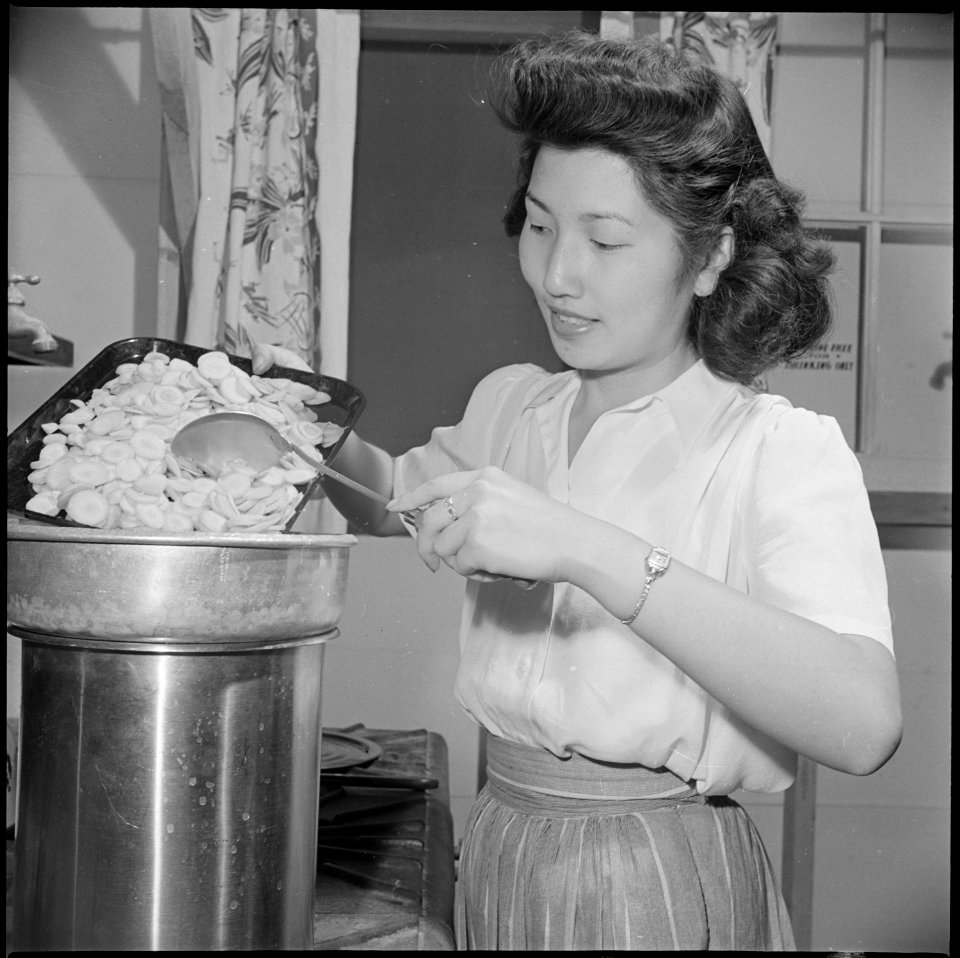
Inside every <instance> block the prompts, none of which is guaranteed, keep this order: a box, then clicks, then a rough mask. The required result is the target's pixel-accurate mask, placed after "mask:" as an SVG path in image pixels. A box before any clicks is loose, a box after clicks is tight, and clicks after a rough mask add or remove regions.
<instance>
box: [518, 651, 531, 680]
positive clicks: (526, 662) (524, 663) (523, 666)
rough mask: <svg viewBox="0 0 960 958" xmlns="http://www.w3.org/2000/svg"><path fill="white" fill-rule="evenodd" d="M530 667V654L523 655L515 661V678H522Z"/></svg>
mask: <svg viewBox="0 0 960 958" xmlns="http://www.w3.org/2000/svg"><path fill="white" fill-rule="evenodd" d="M529 669H530V656H529V655H525V656H524V657H523V658H522V659H521V660H520V661H519V662H517V678H518V679H522V678H523V677H524V676H525V675H526V674H527V672H528V671H529Z"/></svg>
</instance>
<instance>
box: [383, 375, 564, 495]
mask: <svg viewBox="0 0 960 958" xmlns="http://www.w3.org/2000/svg"><path fill="white" fill-rule="evenodd" d="M548 376H549V374H548V373H546V372H545V371H544V370H543V369H541V368H540V367H539V366H534V365H532V364H529V363H525V364H515V365H512V366H504V367H503V368H501V369H497V370H495V371H494V372H492V373H489V374H488V375H487V376H485V377H484V378H483V379H482V380H481V381H480V382H479V383H478V384H477V386H476V388H475V389H474V391H473V393H472V395H471V396H470V399H469V401H468V402H467V407H466V409H465V410H464V414H463V418H462V419H461V420H460V422H459V423H457V425H455V426H441V427H438V428H437V429H434V430H433V432H432V433H431V435H430V439H429V440H428V441H427V443H426V444H425V445H423V446H417V447H416V448H414V449H411V450H409V451H408V452H405V453H404V454H403V455H401V456H398V457H397V458H396V459H395V460H394V471H393V491H394V495H401V494H402V493H404V492H409V491H410V490H411V489H414V488H416V487H417V486H418V485H420V484H421V483H423V482H426V481H427V480H428V479H432V478H434V477H435V476H440V475H443V474H444V473H448V472H459V471H464V470H469V469H480V468H482V467H483V466H487V465H490V463H491V462H492V461H493V453H494V450H495V448H496V447H497V445H498V443H501V442H505V441H506V439H507V438H508V437H507V436H505V435H504V433H505V432H506V431H508V430H509V429H510V428H511V424H513V423H515V422H516V418H517V417H518V415H519V413H520V411H521V410H522V409H523V408H524V406H525V405H526V403H527V401H528V400H529V398H530V396H531V395H533V394H535V393H536V392H537V390H538V389H540V388H541V387H542V385H543V383H544V381H545V380H546V379H547V378H548Z"/></svg>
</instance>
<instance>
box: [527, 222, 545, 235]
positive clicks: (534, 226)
mask: <svg viewBox="0 0 960 958" xmlns="http://www.w3.org/2000/svg"><path fill="white" fill-rule="evenodd" d="M528 226H529V227H530V232H531V233H546V231H547V228H546V226H540V225H539V224H538V223H528Z"/></svg>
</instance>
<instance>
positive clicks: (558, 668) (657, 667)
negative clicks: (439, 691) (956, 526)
mask: <svg viewBox="0 0 960 958" xmlns="http://www.w3.org/2000/svg"><path fill="white" fill-rule="evenodd" d="M579 386H580V380H579V376H578V374H577V373H576V372H575V371H568V372H563V373H556V374H551V373H547V372H545V371H544V370H542V369H540V368H539V367H536V366H532V365H517V366H508V367H506V368H503V369H500V370H497V371H496V372H494V373H491V374H490V375H489V376H487V377H486V378H485V379H484V380H483V381H482V382H481V383H480V384H479V385H478V386H477V388H476V390H475V391H474V393H473V395H472V397H471V399H470V402H469V403H468V405H467V409H466V411H465V413H464V417H463V419H462V421H461V422H460V423H459V424H458V425H456V426H449V427H442V428H439V429H436V430H434V432H433V434H432V436H431V438H430V440H429V442H428V443H427V444H426V445H424V446H421V447H418V448H416V449H412V450H410V451H409V452H407V453H405V454H404V455H402V456H400V457H398V458H397V460H396V462H395V475H394V490H395V492H396V493H398V494H399V493H401V492H405V491H408V490H410V489H412V488H414V487H416V486H417V485H419V484H420V483H421V482H423V481H425V480H426V479H428V478H431V477H433V476H436V475H440V474H443V473H446V472H451V471H454V470H461V469H476V468H480V467H481V466H484V465H489V464H494V465H498V466H501V467H502V468H503V469H504V470H505V471H506V472H508V473H510V474H512V475H514V476H517V477H518V478H521V479H523V480H525V481H526V482H528V483H530V484H531V485H533V486H535V487H537V488H538V489H541V490H543V491H545V492H547V493H549V494H550V495H551V496H553V497H554V498H556V499H558V500H559V501H561V502H565V503H568V504H569V505H571V506H573V507H574V508H576V509H579V510H581V511H583V512H586V513H589V514H591V515H594V516H597V517H598V518H601V519H604V520H606V521H608V522H613V523H616V524H617V525H619V526H621V527H622V528H624V529H628V530H632V531H633V532H635V533H636V534H637V535H638V536H641V537H642V538H644V539H646V540H647V541H649V542H651V543H653V544H655V545H658V546H662V547H664V548H665V549H667V551H668V552H670V554H671V555H672V556H673V557H674V558H675V559H676V560H677V561H679V562H683V563H685V564H687V565H689V566H691V567H693V568H695V569H698V570H699V571H701V572H703V573H705V574H707V575H710V576H713V577H714V578H716V579H718V580H720V581H721V582H725V583H727V584H728V585H730V586H732V587H733V588H736V589H740V590H741V591H743V592H746V593H748V594H749V595H753V596H756V597H757V598H758V599H761V600H763V601H765V602H767V603H770V604H772V605H775V606H778V607H779V608H782V609H785V610H787V611H790V612H793V613H796V614H797V615H801V616H804V617H805V618H807V619H810V620H811V621H813V622H817V623H819V624H820V625H823V626H826V627H827V628H829V629H832V630H834V631H836V632H838V633H856V634H859V635H866V636H869V637H871V638H873V639H876V640H877V641H878V642H880V643H882V644H883V645H884V646H886V647H887V648H888V649H889V650H890V651H891V652H892V651H893V640H892V635H891V623H890V614H889V610H888V606H887V584H886V576H885V572H884V566H883V560H882V556H881V552H880V545H879V540H878V537H877V530H876V526H875V524H874V521H873V516H872V514H871V511H870V505H869V500H868V497H867V492H866V489H865V488H864V484H863V477H862V474H861V471H860V467H859V464H858V462H857V460H856V457H855V456H854V454H853V453H852V452H851V450H850V448H849V447H848V446H847V443H846V441H845V440H844V438H843V435H842V433H841V432H840V429H839V427H838V425H837V423H836V421H835V420H834V419H832V418H830V417H827V416H820V415H817V414H815V413H813V412H810V411H808V410H805V409H795V408H794V407H793V406H791V404H790V403H789V402H788V401H787V400H786V399H784V398H782V397H779V396H770V395H764V394H760V395H757V394H755V393H753V392H752V391H751V390H749V389H748V388H746V387H744V386H739V385H737V384H733V383H729V382H726V381H725V380H722V379H719V378H718V377H716V376H714V375H713V374H712V373H711V372H710V371H709V370H708V369H707V367H706V365H705V364H704V363H703V362H702V361H701V362H698V363H696V364H695V365H694V366H692V367H691V368H690V369H689V370H687V371H686V372H685V373H683V375H681V376H680V377H678V378H677V379H676V380H674V382H672V383H671V384H670V385H669V386H667V387H666V388H664V389H662V390H660V391H659V392H656V393H653V394H652V395H648V396H644V397H642V398H640V399H637V400H635V401H634V402H631V403H628V404H627V405H624V406H621V407H619V408H617V409H614V410H611V411H610V412H607V413H605V414H604V415H602V416H601V417H600V418H599V419H598V420H597V421H596V422H595V423H594V425H593V427H592V428H591V430H590V432H589V433H588V435H587V436H586V438H585V439H584V441H583V443H582V445H581V447H580V448H579V449H578V450H577V453H576V455H575V456H574V458H573V461H572V462H571V463H570V464H569V466H568V454H567V424H568V421H569V416H570V409H571V407H572V405H573V400H574V398H575V397H576V395H577V392H578V390H579ZM644 573H645V570H643V569H637V591H638V593H639V590H640V587H641V585H642V582H643V578H644ZM667 574H668V575H669V573H667ZM654 588H656V585H654ZM460 646H461V662H460V668H459V672H458V676H457V683H456V693H457V697H458V699H459V701H460V703H461V704H462V705H463V707H464V708H465V709H466V710H467V712H468V713H469V714H470V715H472V716H473V718H474V719H475V720H476V721H477V722H478V723H480V724H481V725H482V726H484V727H485V728H486V729H488V730H489V731H490V732H492V733H493V734H495V735H499V736H502V737H505V738H507V739H510V740H512V741H516V742H520V743H522V744H526V745H538V746H542V747H544V748H547V749H549V750H550V751H552V752H553V753H554V754H556V755H558V756H561V757H562V756H567V755H569V754H571V753H572V752H577V753H580V754H582V755H587V756H590V757H592V758H596V759H600V760H602V761H609V762H631V763H641V764H643V765H647V766H649V767H651V768H659V767H662V766H665V767H667V768H669V769H670V770H671V771H673V772H675V773H676V774H677V775H679V776H680V777H681V778H683V779H686V780H690V779H694V780H696V782H697V787H698V789H699V791H700V792H702V793H705V794H728V793H730V792H733V791H735V790H736V789H739V788H743V789H747V790H750V791H768V792H775V791H781V790H783V789H785V788H788V787H789V786H790V784H791V783H792V782H793V779H794V777H795V775H796V755H795V754H794V753H793V752H791V751H790V750H789V749H786V748H785V747H783V746H782V745H779V744H778V743H776V742H774V741H773V740H772V739H770V738H769V737H767V736H766V735H763V734H761V733H760V732H757V731H756V730H754V729H752V728H751V727H749V726H748V725H745V724H744V723H743V722H741V721H740V720H739V719H738V718H736V717H735V716H734V715H732V714H731V713H730V712H729V710H728V709H727V708H726V707H724V706H723V705H721V704H720V703H719V702H717V701H716V700H715V699H714V698H712V697H711V696H710V695H708V694H707V693H706V692H705V691H704V690H703V689H702V688H700V686H699V685H697V684H696V683H695V682H693V681H692V680H691V679H689V678H688V677H687V676H686V675H685V674H684V673H683V672H681V671H680V670H679V669H678V668H677V667H676V666H674V665H673V664H672V663H671V662H670V661H669V660H668V659H667V658H665V657H664V656H663V655H661V654H660V653H659V652H657V651H656V650H655V649H654V648H653V647H652V646H650V645H648V644H647V643H645V642H644V641H643V638H642V636H638V635H637V634H635V633H634V632H633V631H632V629H630V628H629V627H627V626H625V625H622V624H621V623H620V621H619V620H618V619H617V617H616V616H614V615H613V614H612V613H611V612H609V611H607V610H606V609H605V608H603V607H602V606H601V605H600V604H599V603H597V602H596V601H595V600H594V599H593V598H592V597H591V596H590V595H588V594H587V593H585V592H584V591H582V590H581V589H578V588H577V587H575V586H573V585H571V584H569V583H564V582H561V583H557V584H551V583H540V584H539V585H538V586H537V587H536V588H535V589H532V590H530V591H529V592H522V591H520V590H519V589H517V588H516V587H515V586H513V585H511V584H510V583H508V582H494V583H477V582H473V581H468V582H467V586H466V596H465V601H464V607H463V617H462V624H461V630H460Z"/></svg>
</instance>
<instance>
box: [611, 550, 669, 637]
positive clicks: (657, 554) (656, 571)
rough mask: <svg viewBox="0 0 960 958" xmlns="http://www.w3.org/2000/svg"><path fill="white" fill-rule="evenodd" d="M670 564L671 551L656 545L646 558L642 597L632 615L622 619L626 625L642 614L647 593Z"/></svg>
mask: <svg viewBox="0 0 960 958" xmlns="http://www.w3.org/2000/svg"><path fill="white" fill-rule="evenodd" d="M669 565H670V553H669V552H667V550H666V549H662V548H661V547H660V546H654V547H653V548H652V549H651V550H650V554H649V555H648V556H647V559H646V566H647V576H646V578H645V579H644V580H643V589H642V590H641V591H640V598H639V600H638V601H637V604H636V605H635V606H634V608H633V612H631V613H630V617H629V618H627V619H621V620H620V621H621V622H622V623H623V624H624V625H632V624H633V620H634V619H635V618H636V617H637V616H638V615H639V614H640V610H641V609H642V608H643V603H644V602H646V601H647V593H648V592H649V591H650V586H652V585H653V583H654V582H655V581H656V580H657V579H659V578H660V576H662V575H663V574H664V572H666V571H667V568H668V567H669Z"/></svg>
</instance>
